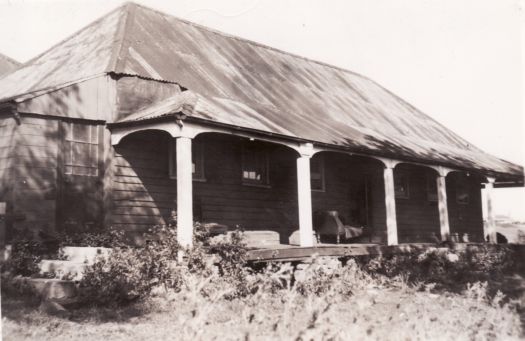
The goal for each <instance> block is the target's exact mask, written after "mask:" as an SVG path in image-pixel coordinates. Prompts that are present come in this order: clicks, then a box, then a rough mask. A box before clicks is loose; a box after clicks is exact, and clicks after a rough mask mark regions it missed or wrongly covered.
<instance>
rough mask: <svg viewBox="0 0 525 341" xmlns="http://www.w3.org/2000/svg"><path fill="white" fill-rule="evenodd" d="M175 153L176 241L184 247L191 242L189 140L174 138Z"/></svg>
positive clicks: (191, 208)
mask: <svg viewBox="0 0 525 341" xmlns="http://www.w3.org/2000/svg"><path fill="white" fill-rule="evenodd" d="M176 152H177V240H178V242H179V244H180V245H182V246H185V247H191V246H192V240H193V189H192V182H193V174H192V173H193V172H192V158H191V138H189V137H177V138H176Z"/></svg>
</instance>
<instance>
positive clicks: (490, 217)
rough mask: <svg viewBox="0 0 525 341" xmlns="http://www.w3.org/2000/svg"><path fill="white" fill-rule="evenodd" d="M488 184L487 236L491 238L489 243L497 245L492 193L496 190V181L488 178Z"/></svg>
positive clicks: (486, 190) (486, 187)
mask: <svg viewBox="0 0 525 341" xmlns="http://www.w3.org/2000/svg"><path fill="white" fill-rule="evenodd" d="M487 180H488V181H487V183H486V184H485V200H486V203H487V231H486V234H485V235H487V234H488V236H489V242H491V243H494V244H495V243H497V236H496V221H495V219H494V210H493V209H492V192H493V190H494V182H495V181H496V179H494V178H487Z"/></svg>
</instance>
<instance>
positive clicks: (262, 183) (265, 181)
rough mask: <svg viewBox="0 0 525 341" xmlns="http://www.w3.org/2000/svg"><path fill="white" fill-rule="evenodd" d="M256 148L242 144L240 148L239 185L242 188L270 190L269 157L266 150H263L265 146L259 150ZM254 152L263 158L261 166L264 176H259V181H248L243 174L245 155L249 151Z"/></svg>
mask: <svg viewBox="0 0 525 341" xmlns="http://www.w3.org/2000/svg"><path fill="white" fill-rule="evenodd" d="M250 143H253V141H250ZM256 147H258V146H256V145H252V146H251V145H250V144H248V143H244V144H243V145H242V147H241V183H242V184H243V185H244V186H255V187H265V188H270V187H271V185H270V155H269V153H268V149H267V148H265V146H260V149H258V148H256ZM250 150H251V151H256V152H257V153H256V154H255V155H258V156H261V157H262V158H264V160H263V161H262V164H263V165H264V168H265V169H264V174H262V176H261V180H256V179H249V178H245V177H244V172H245V166H246V162H247V161H246V153H248V152H249V151H250Z"/></svg>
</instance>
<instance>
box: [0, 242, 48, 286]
mask: <svg viewBox="0 0 525 341" xmlns="http://www.w3.org/2000/svg"><path fill="white" fill-rule="evenodd" d="M51 253H54V254H56V250H54V248H52V249H50V248H49V245H47V244H46V242H44V241H41V240H37V239H34V238H32V237H27V236H24V235H21V236H19V237H17V238H16V239H14V240H13V241H12V243H11V255H10V257H9V259H8V260H6V261H5V262H3V264H2V272H10V273H11V274H13V275H22V276H34V275H36V274H38V272H39V268H38V263H40V261H41V260H42V259H43V258H44V257H45V256H46V255H49V254H51Z"/></svg>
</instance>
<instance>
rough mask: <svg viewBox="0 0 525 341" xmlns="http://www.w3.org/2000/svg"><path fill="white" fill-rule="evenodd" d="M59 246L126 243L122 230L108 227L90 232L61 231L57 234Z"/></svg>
mask: <svg viewBox="0 0 525 341" xmlns="http://www.w3.org/2000/svg"><path fill="white" fill-rule="evenodd" d="M58 239H59V242H60V247H64V246H84V247H86V246H88V247H108V248H113V247H123V246H125V245H126V243H125V238H124V231H121V230H117V229H114V228H110V229H108V230H95V231H91V232H80V233H74V234H71V233H63V234H60V235H59V236H58Z"/></svg>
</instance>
